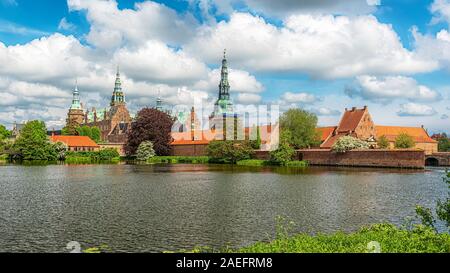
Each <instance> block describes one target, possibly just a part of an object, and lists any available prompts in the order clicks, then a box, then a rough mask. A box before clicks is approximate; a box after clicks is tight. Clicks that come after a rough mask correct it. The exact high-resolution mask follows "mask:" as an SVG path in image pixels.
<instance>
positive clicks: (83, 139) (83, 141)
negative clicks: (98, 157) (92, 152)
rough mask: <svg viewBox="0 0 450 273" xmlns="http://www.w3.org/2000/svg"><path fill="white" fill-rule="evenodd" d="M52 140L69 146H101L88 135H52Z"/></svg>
mask: <svg viewBox="0 0 450 273" xmlns="http://www.w3.org/2000/svg"><path fill="white" fill-rule="evenodd" d="M50 141H51V142H53V143H56V142H62V143H65V144H66V145H67V146H69V147H93V148H97V147H99V145H98V144H97V143H95V142H94V141H93V140H92V139H90V138H89V137H87V136H51V137H50Z"/></svg>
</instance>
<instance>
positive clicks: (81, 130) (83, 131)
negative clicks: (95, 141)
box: [77, 125, 92, 139]
mask: <svg viewBox="0 0 450 273" xmlns="http://www.w3.org/2000/svg"><path fill="white" fill-rule="evenodd" d="M77 133H78V135H79V136H87V137H91V136H92V128H91V127H89V126H86V125H84V126H81V127H78V128H77ZM91 139H92V138H91Z"/></svg>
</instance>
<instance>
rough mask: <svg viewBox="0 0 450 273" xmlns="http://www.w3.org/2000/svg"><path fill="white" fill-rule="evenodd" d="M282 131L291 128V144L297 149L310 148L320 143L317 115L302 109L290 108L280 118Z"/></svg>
mask: <svg viewBox="0 0 450 273" xmlns="http://www.w3.org/2000/svg"><path fill="white" fill-rule="evenodd" d="M280 126H281V131H285V130H289V131H290V132H291V139H290V140H289V144H290V145H292V147H293V148H295V149H303V148H310V147H311V146H315V145H319V144H320V136H319V133H318V132H317V131H316V127H317V116H316V115H315V114H313V113H309V112H307V111H304V110H301V109H290V110H288V111H287V112H285V113H284V114H283V115H282V116H281V118H280Z"/></svg>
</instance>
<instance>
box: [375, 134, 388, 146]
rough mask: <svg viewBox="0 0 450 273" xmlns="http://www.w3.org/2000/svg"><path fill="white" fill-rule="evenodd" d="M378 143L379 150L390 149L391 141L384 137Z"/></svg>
mask: <svg viewBox="0 0 450 273" xmlns="http://www.w3.org/2000/svg"><path fill="white" fill-rule="evenodd" d="M377 143H378V148H380V149H387V148H389V140H388V139H387V138H386V136H384V135H383V136H381V137H380V138H379V139H378V141H377Z"/></svg>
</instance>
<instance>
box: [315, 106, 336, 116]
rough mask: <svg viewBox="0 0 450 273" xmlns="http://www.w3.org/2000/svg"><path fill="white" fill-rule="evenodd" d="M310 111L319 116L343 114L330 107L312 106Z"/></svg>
mask: <svg viewBox="0 0 450 273" xmlns="http://www.w3.org/2000/svg"><path fill="white" fill-rule="evenodd" d="M309 111H311V112H312V113H314V114H316V115H318V116H339V115H340V114H341V111H339V110H336V109H331V108H328V107H319V108H312V109H309Z"/></svg>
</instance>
